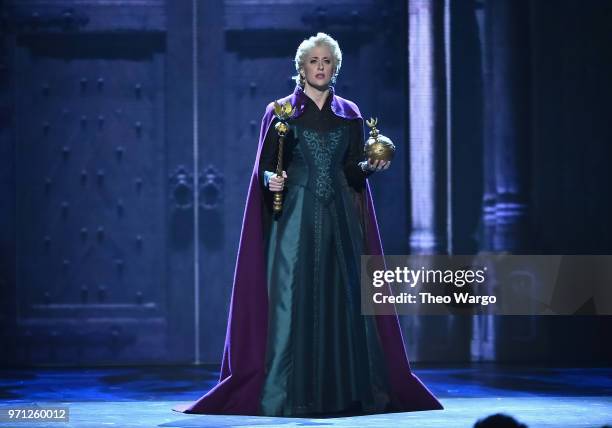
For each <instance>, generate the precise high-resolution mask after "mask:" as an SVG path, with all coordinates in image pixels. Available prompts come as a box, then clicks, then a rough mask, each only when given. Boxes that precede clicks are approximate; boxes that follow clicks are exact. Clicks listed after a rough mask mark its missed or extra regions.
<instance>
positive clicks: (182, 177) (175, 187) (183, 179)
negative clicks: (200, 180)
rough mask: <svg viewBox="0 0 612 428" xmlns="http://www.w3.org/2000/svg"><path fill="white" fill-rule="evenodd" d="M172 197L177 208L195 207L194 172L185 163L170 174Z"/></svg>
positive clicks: (187, 208)
mask: <svg viewBox="0 0 612 428" xmlns="http://www.w3.org/2000/svg"><path fill="white" fill-rule="evenodd" d="M169 179H170V189H171V193H172V194H171V197H172V200H173V201H174V207H175V208H176V209H177V210H189V209H191V208H192V207H193V174H191V173H190V172H188V171H187V168H185V166H184V165H179V166H178V167H177V168H176V171H174V173H173V174H170V177H169Z"/></svg>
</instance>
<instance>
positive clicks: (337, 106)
mask: <svg viewBox="0 0 612 428" xmlns="http://www.w3.org/2000/svg"><path fill="white" fill-rule="evenodd" d="M328 97H331V110H332V112H333V113H334V114H335V115H336V116H338V117H342V118H344V119H355V118H358V117H361V115H360V114H359V111H358V110H357V109H356V107H355V108H352V106H349V105H347V104H352V103H350V101H347V100H345V99H343V98H341V97H339V96H337V95H336V94H335V91H334V87H333V86H330V87H329V95H328ZM289 99H290V101H291V105H293V106H295V107H296V108H295V114H294V115H293V118H294V119H295V118H297V117H300V116H301V115H303V114H304V111H305V110H306V104H307V101H308V95H306V93H305V92H304V89H303V88H302V87H301V86H300V85H295V89H294V90H293V93H292V94H291V95H290V96H289ZM325 102H327V100H326V101H325Z"/></svg>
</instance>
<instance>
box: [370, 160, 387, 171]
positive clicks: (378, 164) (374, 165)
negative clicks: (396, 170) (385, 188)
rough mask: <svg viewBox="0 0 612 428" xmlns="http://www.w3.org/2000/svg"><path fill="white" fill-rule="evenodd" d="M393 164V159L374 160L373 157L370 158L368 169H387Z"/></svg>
mask: <svg viewBox="0 0 612 428" xmlns="http://www.w3.org/2000/svg"><path fill="white" fill-rule="evenodd" d="M390 166H391V161H386V160H382V159H379V160H374V159H372V158H370V159H368V166H367V167H368V169H369V170H370V171H384V170H385V169H389V167H390Z"/></svg>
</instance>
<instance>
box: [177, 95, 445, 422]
mask: <svg viewBox="0 0 612 428" xmlns="http://www.w3.org/2000/svg"><path fill="white" fill-rule="evenodd" d="M306 96H307V95H306V94H304V91H303V90H302V89H301V88H300V87H299V86H296V89H295V90H294V91H293V93H292V94H291V95H289V96H287V97H285V98H282V99H281V100H279V102H280V103H281V104H283V103H285V102H286V101H290V102H291V105H293V106H296V113H295V115H294V117H298V116H300V115H301V114H302V113H303V112H304V108H305V105H306V102H305V101H306V98H305V97H306ZM329 96H331V97H332V101H331V108H332V111H333V112H334V114H335V115H336V116H339V117H342V118H345V119H359V120H361V122H362V126H363V118H362V117H361V113H360V112H359V109H358V108H357V106H356V105H355V104H354V103H352V102H351V101H349V100H346V99H344V98H341V97H339V96H337V95H335V94H334V92H333V88H332V91H331V92H330V95H329ZM273 119H274V107H273V103H270V104H269V105H268V106H267V108H266V112H265V114H264V116H263V119H262V122H261V131H260V134H259V145H258V148H257V157H256V158H255V165H254V167H253V174H252V176H251V183H250V186H249V192H248V196H247V201H246V207H245V211H244V218H243V222H242V232H241V234H240V244H239V247H238V256H237V259H236V269H235V272H234V285H233V290H232V299H231V304H230V310H229V318H228V323H227V332H226V338H225V348H224V352H223V361H222V363H221V375H220V378H219V382H218V383H217V385H215V386H214V387H213V388H212V389H211V390H210V391H208V392H207V393H206V395H204V396H203V397H201V398H200V399H198V400H197V401H195V402H193V403H191V404H189V405H186V406H178V407H176V408H174V410H176V411H179V412H184V413H207V414H228V415H229V414H231V415H260V410H259V401H260V397H261V391H262V387H263V382H264V378H265V358H266V344H267V327H268V292H267V284H266V263H265V260H264V253H265V252H264V227H265V226H264V224H265V221H266V220H267V219H266V216H267V210H266V209H264V206H263V203H264V195H262V188H261V185H260V183H259V174H258V166H259V157H260V155H261V151H262V147H263V142H264V141H265V138H266V135H267V133H268V132H269V130H270V128H271V126H270V125H271V123H272V122H273ZM355 195H356V203H357V204H358V205H359V207H360V210H359V211H360V213H361V215H362V224H363V225H364V226H365V239H366V247H365V248H366V251H367V254H373V255H382V254H383V252H382V245H381V241H380V234H379V231H378V223H377V222H376V214H375V212H374V204H373V202H372V195H371V192H370V186H369V183H367V182H366V186H365V191H363V192H362V193H357V192H355ZM376 326H377V329H378V333H379V337H380V340H381V343H382V347H383V352H384V355H385V361H386V364H387V370H388V372H389V374H390V376H389V382H390V387H391V391H390V392H391V400H392V402H393V403H394V404H395V406H396V407H397V408H398V411H416V410H435V409H442V405H441V404H440V402H439V401H438V400H437V399H436V398H435V397H434V396H433V394H432V393H431V392H430V391H429V390H428V389H427V388H426V387H425V385H423V384H422V383H421V381H420V380H419V379H418V378H417V377H416V376H415V375H414V374H413V373H412V372H411V370H410V365H409V363H408V358H407V356H406V350H405V349H404V341H403V339H402V333H401V330H400V325H399V321H398V319H397V316H395V315H376Z"/></svg>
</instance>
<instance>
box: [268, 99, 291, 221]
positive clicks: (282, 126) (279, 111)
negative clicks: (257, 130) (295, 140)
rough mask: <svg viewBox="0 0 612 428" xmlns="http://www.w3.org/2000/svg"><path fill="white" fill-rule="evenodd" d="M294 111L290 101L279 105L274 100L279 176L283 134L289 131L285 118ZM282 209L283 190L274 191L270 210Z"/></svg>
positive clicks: (279, 174) (278, 173)
mask: <svg viewBox="0 0 612 428" xmlns="http://www.w3.org/2000/svg"><path fill="white" fill-rule="evenodd" d="M294 113H295V107H292V106H291V103H290V102H289V101H287V102H286V103H285V104H283V105H280V104H279V103H277V102H276V101H274V115H275V116H276V118H277V119H278V122H277V123H276V125H275V126H274V129H276V132H277V133H278V161H277V163H276V175H277V176H279V177H282V176H283V143H284V142H285V136H286V135H287V132H289V125H287V120H289V118H290V117H291V116H293V114H294ZM282 209H283V192H282V190H281V191H280V192H274V199H273V202H272V211H274V212H280V211H282Z"/></svg>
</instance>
